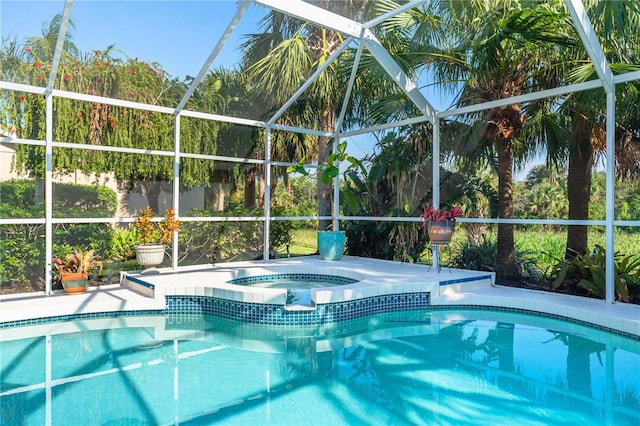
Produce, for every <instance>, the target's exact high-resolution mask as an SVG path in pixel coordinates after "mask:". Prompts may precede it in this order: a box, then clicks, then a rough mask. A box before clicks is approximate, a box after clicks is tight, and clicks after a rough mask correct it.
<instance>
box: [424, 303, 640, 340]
mask: <svg viewBox="0 0 640 426" xmlns="http://www.w3.org/2000/svg"><path fill="white" fill-rule="evenodd" d="M429 309H430V310H432V311H447V310H453V311H455V310H457V309H466V310H470V311H499V312H511V313H517V314H527V315H531V316H534V317H541V318H550V319H558V320H562V321H565V322H568V323H571V324H578V325H583V326H586V327H590V328H594V329H596V330H600V331H606V332H607V333H611V334H615V335H617V336H622V337H626V338H628V339H631V340H636V341H640V335H637V334H633V333H629V332H626V331H622V330H617V329H614V328H610V327H607V326H604V325H599V324H594V323H592V322H589V321H583V320H579V319H575V318H569V317H565V316H563V315H558V314H548V313H545V312H538V311H532V310H529V309H520V308H507V307H503V306H490V305H433V306H430V307H429Z"/></svg>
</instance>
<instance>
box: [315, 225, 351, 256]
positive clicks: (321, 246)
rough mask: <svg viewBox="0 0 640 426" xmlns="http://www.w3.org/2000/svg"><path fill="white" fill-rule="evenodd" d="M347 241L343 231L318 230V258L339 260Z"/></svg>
mask: <svg viewBox="0 0 640 426" xmlns="http://www.w3.org/2000/svg"><path fill="white" fill-rule="evenodd" d="M346 241H347V235H346V233H345V231H318V252H319V253H320V259H323V260H340V259H341V258H342V254H343V253H344V246H345V243H346Z"/></svg>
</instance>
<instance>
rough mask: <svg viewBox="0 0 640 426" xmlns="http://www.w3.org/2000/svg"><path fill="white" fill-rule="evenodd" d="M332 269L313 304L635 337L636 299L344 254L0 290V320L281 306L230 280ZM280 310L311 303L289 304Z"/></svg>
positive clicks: (279, 299)
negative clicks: (529, 318) (173, 300)
mask: <svg viewBox="0 0 640 426" xmlns="http://www.w3.org/2000/svg"><path fill="white" fill-rule="evenodd" d="M301 271H304V272H305V273H309V274H318V275H337V276H345V277H349V278H355V279H358V282H356V283H353V284H346V285H339V286H334V287H324V288H318V289H312V290H311V301H312V302H313V304H325V303H333V302H340V301H344V300H353V299H360V298H366V297H371V296H376V295H380V294H400V293H404V294H406V293H424V292H428V293H429V294H430V303H431V305H433V306H461V307H473V306H481V307H498V308H508V309H516V310H522V311H534V312H539V313H543V314H547V315H551V316H558V317H562V318H568V319H573V320H577V321H581V322H585V323H588V324H592V325H595V326H598V327H603V328H607V329H611V330H615V331H618V332H622V333H624V334H631V335H633V336H640V306H638V305H631V304H625V303H614V304H608V303H606V302H604V301H602V300H597V299H590V298H584V297H577V296H570V295H564V294H556V293H548V292H543V291H535V290H528V289H520V288H511V287H504V286H497V285H494V284H493V283H494V276H493V274H491V273H487V272H478V271H468V270H456V269H448V268H443V269H442V270H441V271H440V272H437V271H436V270H434V269H433V268H431V267H429V266H427V265H416V264H407V263H399V262H391V261H384V260H377V259H366V258H357V257H349V256H345V257H344V258H343V259H342V260H341V261H339V262H327V261H322V260H320V259H319V258H318V257H316V256H309V257H301V258H289V259H275V260H270V261H269V262H264V261H252V262H234V263H220V264H213V265H200V266H198V267H190V268H180V269H179V270H176V271H174V270H171V269H164V270H160V271H159V273H157V274H140V273H139V272H126V273H122V275H121V281H120V284H111V285H103V286H100V287H90V288H89V289H88V290H87V292H86V293H83V294H80V295H65V294H64V293H63V291H61V290H60V291H54V292H53V294H51V295H48V296H47V295H44V293H42V292H39V293H23V294H15V295H5V296H0V323H13V322H15V321H23V320H30V319H33V320H35V321H37V320H38V319H41V318H50V317H59V316H66V315H77V314H92V313H103V312H119V311H157V310H161V309H164V308H165V307H166V299H165V298H166V296H171V295H177V296H180V295H194V296H205V297H207V296H208V297H214V298H222V299H226V300H233V301H239V302H247V303H273V304H281V305H286V290H285V289H277V288H254V287H247V286H237V285H232V284H228V283H227V281H229V280H230V279H234V278H240V277H246V276H255V275H264V274H292V273H300V272H301ZM285 309H293V310H296V309H313V307H312V306H306V305H301V306H297V305H287V307H285Z"/></svg>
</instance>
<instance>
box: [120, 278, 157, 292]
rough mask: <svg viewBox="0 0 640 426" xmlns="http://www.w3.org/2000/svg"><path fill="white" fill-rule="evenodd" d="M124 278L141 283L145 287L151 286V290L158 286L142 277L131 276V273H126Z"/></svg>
mask: <svg viewBox="0 0 640 426" xmlns="http://www.w3.org/2000/svg"><path fill="white" fill-rule="evenodd" d="M124 279H125V280H128V281H131V282H133V283H136V284H140V285H141V286H144V287H147V288H150V289H151V290H154V289H155V288H156V286H155V285H153V284H151V283H149V282H146V281H143V280H141V279H140V278H136V277H133V276H131V275H125V276H124Z"/></svg>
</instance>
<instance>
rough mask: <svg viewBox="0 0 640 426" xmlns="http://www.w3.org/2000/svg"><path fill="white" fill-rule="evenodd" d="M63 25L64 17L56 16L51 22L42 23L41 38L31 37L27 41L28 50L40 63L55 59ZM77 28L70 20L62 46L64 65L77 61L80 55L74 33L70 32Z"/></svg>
mask: <svg viewBox="0 0 640 426" xmlns="http://www.w3.org/2000/svg"><path fill="white" fill-rule="evenodd" d="M61 24H62V15H60V14H58V15H55V16H53V17H52V18H51V19H50V20H45V21H43V22H42V29H41V30H42V36H41V37H29V38H28V39H27V43H26V46H27V49H29V50H30V51H31V53H32V54H33V55H34V56H35V57H36V58H37V59H39V60H40V61H46V62H51V60H52V59H53V53H54V51H55V48H56V43H57V40H58V34H59V33H60V26H61ZM75 28H76V26H75V24H74V22H73V21H72V20H71V19H70V20H69V23H68V29H67V32H66V33H65V37H64V43H63V45H62V62H63V63H70V60H73V59H76V58H78V57H79V55H80V50H79V49H78V47H77V46H76V45H75V43H74V42H73V33H72V31H70V30H75Z"/></svg>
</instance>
